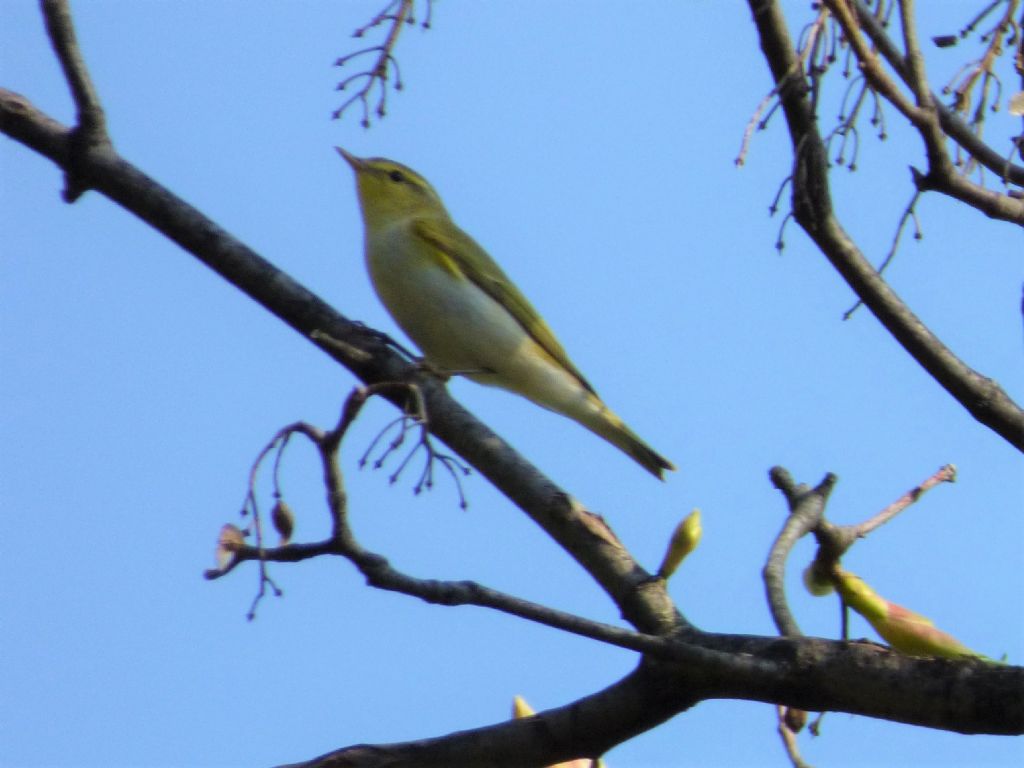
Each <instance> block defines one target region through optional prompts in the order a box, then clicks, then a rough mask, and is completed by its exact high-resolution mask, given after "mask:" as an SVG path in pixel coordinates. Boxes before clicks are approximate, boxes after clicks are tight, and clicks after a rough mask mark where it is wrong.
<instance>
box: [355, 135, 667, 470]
mask: <svg viewBox="0 0 1024 768" xmlns="http://www.w3.org/2000/svg"><path fill="white" fill-rule="evenodd" d="M337 149H338V152H339V153H340V154H341V156H342V157H343V158H345V160H346V161H347V162H348V164H349V165H350V166H352V170H353V171H355V174H356V186H357V189H358V192H359V203H360V207H361V208H362V212H363V224H364V227H365V230H366V244H365V256H366V266H367V269H368V270H369V272H370V279H371V280H372V281H373V286H374V288H375V289H376V291H377V295H378V296H379V297H380V300H381V301H382V302H383V303H384V306H385V307H386V308H387V310H388V312H390V313H391V316H392V317H393V318H394V319H395V322H397V323H398V325H399V326H401V328H402V330H403V331H405V333H406V334H407V335H408V336H409V338H411V339H412V340H413V341H414V342H415V343H416V345H417V346H418V347H419V348H420V350H421V351H422V352H423V354H424V357H425V360H426V362H427V363H428V364H429V365H431V366H432V367H433V368H435V369H437V370H438V371H440V372H446V371H451V372H458V373H462V374H465V375H466V376H468V377H469V378H471V379H473V380H474V381H476V382H479V383H481V384H488V385H490V386H496V387H502V388H504V389H508V390H511V391H512V392H517V393H519V394H520V395H523V396H524V397H527V398H529V399H530V400H532V401H533V402H535V403H537V405H540V406H543V407H544V408H548V409H550V410H552V411H555V412H557V413H561V414H562V415H564V416H568V417H569V418H570V419H573V420H575V421H578V422H579V423H580V424H582V425H583V426H584V427H586V428H587V429H589V430H590V431H591V432H594V433H595V434H597V435H599V436H600V437H602V438H604V439H605V440H607V441H608V442H609V443H611V444H612V445H614V446H615V447H616V448H618V449H619V450H621V451H623V452H625V453H626V454H627V455H629V456H630V457H631V458H632V459H633V460H634V461H636V462H637V463H638V464H640V466H642V467H643V468H644V469H646V470H647V471H648V472H650V473H651V474H653V475H655V476H656V477H658V478H661V477H662V471H663V470H666V469H675V467H674V466H673V465H672V463H671V462H670V461H668V460H667V459H665V458H664V457H663V456H661V455H660V454H658V453H657V452H656V451H654V450H653V449H652V448H651V447H650V446H648V445H647V444H646V443H645V442H644V441H643V440H641V439H640V438H639V437H637V436H636V435H635V434H634V433H633V432H632V430H630V429H629V427H627V426H626V425H625V424H624V423H623V421H622V419H620V418H619V417H618V416H617V415H615V414H614V413H613V412H612V411H611V410H609V408H608V406H606V405H605V404H604V403H603V402H602V401H601V398H600V397H598V396H597V393H596V392H595V391H594V388H593V387H592V386H590V384H589V383H588V382H587V380H586V379H585V378H583V374H582V373H580V372H579V370H578V369H577V368H576V366H575V365H573V363H572V361H571V360H569V357H568V355H566V353H565V350H564V349H563V348H562V345H561V344H559V343H558V339H556V338H555V335H554V334H553V333H552V332H551V329H550V328H548V326H547V323H545V322H544V320H543V319H542V318H541V316H540V315H539V314H538V313H537V310H535V309H534V308H533V306H532V305H531V304H530V302H529V301H527V299H526V297H525V296H523V294H522V293H520V291H519V289H518V288H516V286H515V285H514V284H513V283H512V281H511V280H510V279H509V278H508V276H507V275H506V274H505V273H504V272H503V271H502V270H501V267H499V266H498V265H497V264H496V263H495V262H494V260H493V259H492V258H491V257H490V256H488V255H487V252H486V251H485V250H484V249H483V248H481V247H480V246H479V245H477V244H476V242H475V241H474V240H473V239H472V238H471V237H470V236H469V235H467V234H466V233H465V232H463V231H462V230H461V229H459V227H458V226H456V225H455V222H453V221H452V219H451V217H450V216H449V215H448V211H446V210H445V207H444V203H442V202H441V198H440V197H439V196H438V194H437V192H435V191H434V189H433V187H431V186H430V184H428V183H427V181H426V179H424V178H423V177H422V176H420V175H419V174H418V173H416V172H415V171H413V170H411V169H409V168H407V167H406V166H404V165H401V164H400V163H396V162H394V161H392V160H385V159H383V158H379V157H372V158H366V159H363V158H358V157H354V156H353V155H351V154H349V153H348V152H346V151H345V150H343V149H341V148H340V147H338V148H337Z"/></svg>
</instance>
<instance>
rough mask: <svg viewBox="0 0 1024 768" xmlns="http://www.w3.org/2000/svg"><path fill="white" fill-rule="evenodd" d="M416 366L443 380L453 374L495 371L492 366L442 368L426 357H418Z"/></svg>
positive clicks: (472, 374) (475, 374)
mask: <svg viewBox="0 0 1024 768" xmlns="http://www.w3.org/2000/svg"><path fill="white" fill-rule="evenodd" d="M416 368H417V369H418V370H419V371H421V372H422V373H425V374H427V375H428V376H433V377H434V378H437V379H440V380H441V381H443V382H447V381H448V380H449V379H450V378H451V377H452V376H480V375H483V374H493V373H494V371H493V370H491V369H490V368H458V369H452V368H441V367H440V366H438V365H435V364H434V363H432V362H430V361H429V360H427V359H426V358H425V357H420V358H417V360H416Z"/></svg>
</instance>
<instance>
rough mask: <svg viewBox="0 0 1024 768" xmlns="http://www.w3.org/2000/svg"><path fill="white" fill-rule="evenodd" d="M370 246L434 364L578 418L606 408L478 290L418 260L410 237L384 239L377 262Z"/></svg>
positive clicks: (379, 275) (377, 271)
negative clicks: (409, 243)
mask: <svg viewBox="0 0 1024 768" xmlns="http://www.w3.org/2000/svg"><path fill="white" fill-rule="evenodd" d="M367 245H368V248H367V252H368V255H367V266H368V269H369V272H370V277H371V279H372V281H373V285H374V288H375V289H376V291H377V295H378V296H379V297H380V300H381V302H382V303H383V304H384V306H385V307H386V308H387V310H388V312H390V313H391V316H392V317H393V318H394V319H395V322H397V323H398V325H399V326H401V328H402V330H403V331H405V333H406V334H407V335H408V336H409V338H411V339H412V340H413V341H414V342H415V343H416V345H417V346H418V347H419V348H420V350H421V351H422V352H423V354H424V356H425V357H426V359H427V361H428V362H430V363H431V364H433V365H435V366H437V367H438V368H441V369H443V370H448V371H457V372H465V373H466V375H468V376H469V377H470V378H472V379H473V380H475V381H478V382H480V383H481V384H488V385H491V386H498V387H503V388H505V389H509V390H512V391H514V392H518V393H519V394H521V395H524V396H526V397H528V398H530V399H531V400H533V401H534V402H536V403H537V404H538V405H542V406H544V407H546V408H550V409H552V410H555V411H558V412H560V413H563V414H566V415H569V416H572V417H573V418H580V417H582V416H584V413H585V412H587V411H590V412H592V413H595V414H596V412H598V411H600V410H602V408H603V406H602V405H601V403H600V401H599V400H597V398H595V397H593V396H592V395H591V394H590V393H589V392H588V391H587V390H586V389H585V388H584V387H583V386H581V384H580V382H579V381H578V380H577V379H576V377H574V376H573V375H572V374H570V373H569V372H567V371H566V370H565V369H564V368H563V367H562V366H560V365H558V364H557V363H555V361H554V360H553V359H552V358H551V357H550V356H549V355H548V354H547V353H546V352H545V351H544V350H543V349H542V348H541V347H540V346H539V345H538V344H537V343H536V342H535V341H534V340H533V337H531V336H530V335H529V334H528V333H527V332H526V331H525V330H524V329H523V327H522V326H521V325H519V323H518V322H517V321H516V320H515V318H514V317H513V316H512V315H511V314H509V313H508V312H507V311H505V309H504V308H503V307H502V306H501V305H500V304H498V303H497V302H496V301H495V300H494V299H492V298H491V297H490V296H489V295H488V294H487V293H485V292H484V291H483V290H481V289H480V288H478V287H476V285H474V284H473V283H471V282H470V281H468V280H466V279H464V278H461V277H458V276H456V275H452V274H451V273H449V272H448V271H446V270H445V269H443V268H442V267H440V266H439V265H437V264H436V263H434V262H427V263H423V261H422V260H421V259H418V258H412V257H411V256H410V253H409V248H408V246H407V241H405V240H404V238H402V237H397V236H396V237H391V238H387V237H381V238H380V239H379V240H378V241H377V242H376V243H375V244H374V246H373V251H374V254H375V255H374V258H372V259H371V258H369V251H370V243H368V244H367Z"/></svg>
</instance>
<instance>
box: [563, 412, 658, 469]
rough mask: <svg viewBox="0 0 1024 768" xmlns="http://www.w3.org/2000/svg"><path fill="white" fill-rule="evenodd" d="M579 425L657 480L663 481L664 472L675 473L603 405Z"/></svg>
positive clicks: (656, 453) (655, 452)
mask: <svg viewBox="0 0 1024 768" xmlns="http://www.w3.org/2000/svg"><path fill="white" fill-rule="evenodd" d="M581 423H582V424H583V425H584V426H585V427H586V428H587V429H589V430H590V431H591V432H593V433H594V434H595V435H598V436H600V437H602V438H604V439H605V440H607V441H608V442H609V443H611V444H612V445H614V446H615V447H616V448H618V449H619V450H620V451H622V452H623V453H625V454H626V455H627V456H629V457H630V458H631V459H633V461H635V462H636V463H637V464H639V465H640V466H641V467H643V468H644V469H646V470H647V471H648V472H650V473H651V474H652V475H654V476H655V477H656V478H658V479H659V480H664V479H665V478H664V476H663V474H662V473H663V472H664V470H666V469H667V470H670V471H675V468H676V467H675V465H674V464H673V463H672V462H671V461H669V460H668V459H666V458H665V457H664V456H662V455H661V454H660V453H658V452H657V451H655V450H654V449H653V448H651V446H649V445H648V444H647V443H645V442H644V441H643V440H641V439H640V438H639V437H638V436H637V434H636V433H635V432H633V430H631V429H630V428H629V427H627V426H626V424H625V422H624V421H623V420H622V419H620V418H619V417H618V416H617V415H616V414H615V413H614V412H613V411H611V410H610V409H609V408H608V407H607V406H606V405H604V403H601V408H600V409H599V410H597V411H595V412H594V413H593V415H592V416H591V418H588V419H586V420H585V421H582V420H581Z"/></svg>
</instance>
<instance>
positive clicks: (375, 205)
mask: <svg viewBox="0 0 1024 768" xmlns="http://www.w3.org/2000/svg"><path fill="white" fill-rule="evenodd" d="M335 149H337V150H338V153H339V154H340V155H341V156H342V157H343V158H345V162H347V163H348V164H349V165H350V166H351V167H352V170H353V171H355V174H356V188H357V190H358V192H359V204H360V206H361V207H362V209H363V219H364V220H365V222H366V225H367V227H370V228H374V227H379V226H387V225H388V224H390V223H392V222H394V221H398V220H401V219H406V218H409V217H410V216H438V215H441V216H447V213H446V212H445V208H444V203H442V202H441V198H440V197H438V195H437V192H435V191H434V188H433V187H431V186H430V184H429V183H428V182H427V180H426V179H424V178H423V177H422V176H420V175H419V174H418V173H416V171H414V170H412V169H411V168H407V167H406V166H404V165H402V164H401V163H396V162H395V161H394V160H387V159H385V158H383V157H368V158H361V157H356V156H354V155H352V154H349V153H348V152H346V151H345V150H344V149H342V148H341V147H335Z"/></svg>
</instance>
